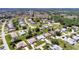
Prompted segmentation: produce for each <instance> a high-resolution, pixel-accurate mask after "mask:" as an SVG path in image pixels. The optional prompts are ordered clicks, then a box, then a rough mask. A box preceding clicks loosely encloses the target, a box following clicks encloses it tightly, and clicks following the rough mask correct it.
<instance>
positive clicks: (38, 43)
mask: <svg viewBox="0 0 79 59" xmlns="http://www.w3.org/2000/svg"><path fill="white" fill-rule="evenodd" d="M43 43H45V41H41V40H40V41H38V42H37V43H36V45H35V47H37V46H39V45H41V44H43Z"/></svg>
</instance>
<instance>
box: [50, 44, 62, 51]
mask: <svg viewBox="0 0 79 59" xmlns="http://www.w3.org/2000/svg"><path fill="white" fill-rule="evenodd" d="M50 48H51V49H52V50H62V49H63V48H61V47H60V46H58V45H53V47H50Z"/></svg>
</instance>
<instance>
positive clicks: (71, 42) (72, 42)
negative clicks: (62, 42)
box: [67, 39, 76, 45]
mask: <svg viewBox="0 0 79 59" xmlns="http://www.w3.org/2000/svg"><path fill="white" fill-rule="evenodd" d="M67 42H68V43H70V44H72V45H74V44H76V41H75V40H74V39H69V40H68V41H67Z"/></svg>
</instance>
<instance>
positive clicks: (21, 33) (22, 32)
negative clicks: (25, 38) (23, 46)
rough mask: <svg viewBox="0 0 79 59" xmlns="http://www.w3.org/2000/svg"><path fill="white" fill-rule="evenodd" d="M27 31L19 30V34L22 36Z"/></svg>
mask: <svg viewBox="0 0 79 59" xmlns="http://www.w3.org/2000/svg"><path fill="white" fill-rule="evenodd" d="M25 33H26V32H25V31H24V30H21V31H18V34H19V35H20V36H21V35H23V34H25Z"/></svg>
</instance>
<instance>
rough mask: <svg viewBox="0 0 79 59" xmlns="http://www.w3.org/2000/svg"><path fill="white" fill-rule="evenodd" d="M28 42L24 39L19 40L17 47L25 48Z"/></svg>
mask: <svg viewBox="0 0 79 59" xmlns="http://www.w3.org/2000/svg"><path fill="white" fill-rule="evenodd" d="M26 45H27V44H26V43H25V42H24V41H21V42H19V43H17V44H16V48H17V49H18V48H24V47H26Z"/></svg>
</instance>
